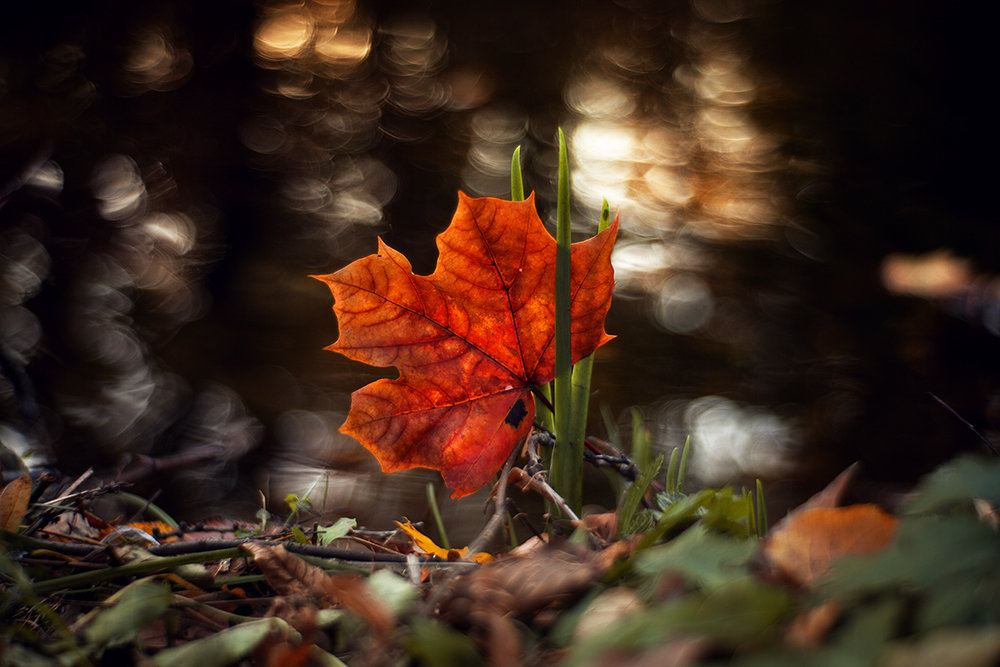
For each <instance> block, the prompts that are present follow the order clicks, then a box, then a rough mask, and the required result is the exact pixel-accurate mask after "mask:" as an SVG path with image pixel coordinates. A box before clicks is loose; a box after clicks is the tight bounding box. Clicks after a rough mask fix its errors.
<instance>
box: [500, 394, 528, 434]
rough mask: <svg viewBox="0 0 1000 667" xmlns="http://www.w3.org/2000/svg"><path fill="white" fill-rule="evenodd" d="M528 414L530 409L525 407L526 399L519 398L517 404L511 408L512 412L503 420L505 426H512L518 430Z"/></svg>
mask: <svg viewBox="0 0 1000 667" xmlns="http://www.w3.org/2000/svg"><path fill="white" fill-rule="evenodd" d="M527 414H528V409H527V408H526V407H524V399H523V398H519V399H517V402H516V403H514V405H512V406H511V407H510V412H508V413H507V417H506V418H505V419H504V420H503V421H504V423H505V424H510V425H511V426H512V427H514V428H515V429H517V427H519V426H520V425H521V422H523V421H524V418H525V417H526V416H527Z"/></svg>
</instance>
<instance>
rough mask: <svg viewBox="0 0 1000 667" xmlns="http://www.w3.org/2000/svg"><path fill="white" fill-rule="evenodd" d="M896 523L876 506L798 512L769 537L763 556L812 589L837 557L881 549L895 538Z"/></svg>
mask: <svg viewBox="0 0 1000 667" xmlns="http://www.w3.org/2000/svg"><path fill="white" fill-rule="evenodd" d="M896 522H897V519H896V517H894V516H892V515H891V514H888V513H886V512H884V511H883V510H882V509H881V508H879V507H878V506H876V505H850V506H848V507H816V508H812V509H807V510H804V511H796V512H794V513H793V514H791V515H789V516H788V517H787V518H786V519H785V520H784V521H783V522H782V524H781V525H780V526H779V527H778V529H777V530H775V531H773V532H771V533H770V534H769V535H768V537H767V540H766V541H765V542H764V545H763V548H762V550H761V555H762V557H763V558H764V561H765V564H766V565H768V566H770V567H771V568H772V569H773V570H777V571H778V572H779V573H780V574H782V575H783V576H784V577H786V578H788V579H789V580H791V581H793V582H795V583H796V584H799V585H801V586H810V585H812V583H813V582H815V581H816V579H818V578H819V577H821V576H823V575H824V574H826V573H827V572H828V571H829V569H830V566H831V564H832V563H833V561H834V560H836V559H837V558H840V557H842V556H846V555H849V554H869V553H874V552H876V551H879V550H880V549H882V548H883V547H884V546H885V545H886V544H888V543H889V540H891V539H892V536H893V534H894V532H895V529H896Z"/></svg>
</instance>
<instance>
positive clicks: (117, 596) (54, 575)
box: [0, 456, 1000, 667]
mask: <svg viewBox="0 0 1000 667" xmlns="http://www.w3.org/2000/svg"><path fill="white" fill-rule="evenodd" d="M512 462H513V460H512ZM660 465H662V459H659V460H658V461H657V462H656V463H655V464H653V465H652V466H649V467H648V469H647V470H645V471H642V472H641V473H640V474H639V475H638V477H637V479H636V480H635V482H633V483H632V485H631V487H630V488H631V490H630V491H626V492H625V493H624V495H623V500H622V502H621V504H620V505H619V507H618V508H617V509H616V511H615V512H609V513H606V514H598V515H592V516H587V517H583V518H582V519H578V520H558V521H552V522H550V523H549V525H548V530H547V531H546V532H545V533H544V534H541V535H537V536H535V537H532V538H530V539H528V540H526V541H524V542H522V543H521V544H519V545H517V546H516V547H509V548H508V549H507V550H505V551H503V552H500V551H497V552H494V553H485V552H482V551H478V549H477V545H476V544H474V545H472V546H473V549H471V550H469V549H446V548H444V547H439V546H438V545H436V544H435V543H434V542H433V541H432V540H431V539H430V538H429V537H426V536H425V535H424V534H423V532H421V531H423V530H424V529H423V528H422V527H420V526H412V525H410V524H409V523H405V524H398V528H395V529H393V530H387V531H368V530H363V529H360V528H358V527H356V526H355V525H354V522H353V521H351V520H349V519H341V520H339V521H337V522H335V523H333V524H331V525H321V524H320V523H319V522H317V521H316V520H314V519H313V518H311V517H310V516H309V513H308V503H307V502H306V501H304V500H303V499H297V498H290V499H289V507H290V512H291V513H290V516H289V517H288V519H287V520H280V519H277V518H275V517H273V516H269V515H266V514H265V515H262V517H261V521H260V523H256V524H248V523H238V522H232V521H221V520H220V521H214V522H209V523H208V524H201V525H175V524H174V523H173V522H172V521H170V520H169V517H167V516H162V515H161V513H160V512H159V510H157V508H156V507H155V505H153V504H151V503H148V502H143V501H142V499H137V498H136V497H134V496H129V494H127V493H126V492H125V490H124V489H123V488H121V487H120V486H119V485H116V484H99V483H95V482H94V481H93V480H88V479H86V478H81V479H77V480H69V481H68V483H63V484H59V483H57V482H56V481H55V480H52V479H50V478H47V477H45V476H43V477H37V476H36V477H35V478H32V476H29V475H27V474H25V475H22V476H21V477H18V478H15V479H14V480H13V481H11V482H9V483H8V484H7V485H6V486H5V487H4V489H3V491H2V495H0V545H2V548H0V664H2V665H18V666H22V667H26V666H31V665H52V664H60V665H104V664H108V665H109V664H116V665H117V664H136V665H164V666H166V665H201V666H203V667H205V666H213V665H236V664H259V665H283V666H288V665H292V666H294V665H341V664H349V665H434V666H438V665H476V664H488V665H522V664H523V665H553V664H560V665H580V666H582V665H602V666H604V665H707V664H720V663H726V664H738V665H771V666H773V665H841V664H843V665H852V666H856V665H887V666H895V665H908V666H911V667H912V666H917V667H920V666H922V665H927V666H928V667H940V665H942V664H948V665H959V666H961V667H973V666H979V665H982V666H984V667H985V666H989V665H995V664H998V661H1000V574H998V573H1000V536H998V532H997V530H998V515H997V507H998V505H1000V460H998V459H996V458H978V457H972V456H966V457H962V458H959V459H956V460H955V461H952V462H950V463H948V464H946V465H944V466H942V467H941V468H939V469H938V470H937V471H935V472H934V473H933V474H931V475H929V476H928V477H927V478H925V479H924V480H923V481H922V482H921V483H920V484H919V485H918V486H917V488H916V489H915V490H914V491H913V492H912V493H911V494H910V495H909V496H908V497H907V498H906V499H905V500H904V501H903V502H902V503H901V504H900V506H899V507H897V508H892V511H887V509H885V508H881V507H877V506H875V505H848V506H842V505H841V504H840V499H841V498H842V495H843V491H844V488H845V486H847V485H848V484H849V483H850V478H851V474H852V473H851V471H850V470H848V471H846V472H845V473H844V474H842V475H841V476H840V477H838V478H837V479H836V480H834V481H833V482H831V484H830V486H829V487H827V489H826V490H824V491H823V492H821V493H819V494H817V495H816V496H814V497H813V498H812V499H810V500H809V501H808V502H807V503H805V504H804V505H802V506H801V507H799V508H797V509H795V510H794V511H792V512H790V513H789V514H788V515H787V516H786V517H784V518H783V519H782V520H780V521H779V522H777V523H776V524H775V525H773V526H771V527H770V529H768V527H767V526H766V519H765V517H764V516H763V512H762V507H763V506H762V503H761V502H760V500H761V498H760V495H759V492H760V490H759V488H758V489H757V490H756V492H748V491H734V490H732V489H729V488H725V489H703V490H700V491H697V492H693V493H683V492H681V490H680V484H679V483H678V479H677V473H676V470H668V471H667V482H666V484H665V485H664V484H657V483H656V481H655V480H656V478H657V477H658V476H659V477H660V478H661V479H662V475H659V467H660ZM505 473H506V474H504V475H502V476H501V479H502V480H503V482H504V484H503V485H502V486H501V485H500V483H499V482H498V483H497V488H495V490H494V491H495V494H494V498H495V507H496V509H495V513H494V516H493V519H499V521H497V520H492V519H491V522H490V523H491V524H493V528H496V527H497V526H501V527H502V525H503V522H504V521H506V520H508V518H509V517H508V514H507V511H506V510H507V508H508V507H509V505H507V504H506V503H505V501H504V498H505V497H506V492H507V490H508V488H507V487H510V492H511V493H520V492H522V491H518V490H517V488H516V487H521V488H522V489H524V492H528V493H533V492H536V491H537V490H538V489H537V488H536V487H537V485H536V484H535V483H534V482H533V480H534V479H537V478H532V477H530V476H528V475H527V473H525V472H524V471H523V470H522V469H520V468H512V467H511V466H507V467H506V468H505ZM109 498H117V499H118V500H119V501H121V500H122V499H124V500H127V501H129V502H132V503H133V504H135V503H138V510H139V511H137V512H135V514H137V515H139V516H140V517H142V518H150V517H152V518H154V519H159V520H153V521H144V522H133V521H129V520H126V519H125V518H123V516H124V515H122V516H118V515H115V516H110V515H108V514H107V512H109V510H107V509H106V507H109V506H110V505H107V504H106V502H105V501H107V500H108V499H109ZM118 507H121V505H120V504H119V505H118ZM163 519H166V521H164V520H163ZM534 519H536V520H537V519H540V517H535V518H534ZM488 528H489V526H488ZM426 532H430V531H429V530H427V531H426Z"/></svg>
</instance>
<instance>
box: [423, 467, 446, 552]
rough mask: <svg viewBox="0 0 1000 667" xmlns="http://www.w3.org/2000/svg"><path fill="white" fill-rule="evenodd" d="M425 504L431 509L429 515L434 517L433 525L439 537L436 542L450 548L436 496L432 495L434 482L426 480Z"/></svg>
mask: <svg viewBox="0 0 1000 667" xmlns="http://www.w3.org/2000/svg"><path fill="white" fill-rule="evenodd" d="M427 506H428V508H429V509H430V511H431V516H433V517H434V525H435V526H437V529H438V537H439V538H440V539H441V541H440V542H438V544H440V545H441V546H442V547H444V548H445V549H451V543H450V542H448V533H447V532H446V531H445V529H444V521H443V520H442V519H441V510H439V509H438V504H437V496H435V495H434V484H433V483H431V482H427Z"/></svg>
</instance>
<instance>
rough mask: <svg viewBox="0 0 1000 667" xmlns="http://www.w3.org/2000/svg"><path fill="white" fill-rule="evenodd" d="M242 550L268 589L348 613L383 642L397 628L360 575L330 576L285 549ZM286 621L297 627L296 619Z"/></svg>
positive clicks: (251, 546) (246, 547) (249, 547)
mask: <svg viewBox="0 0 1000 667" xmlns="http://www.w3.org/2000/svg"><path fill="white" fill-rule="evenodd" d="M243 549H244V550H245V551H249V552H250V553H251V554H252V555H253V559H254V563H256V564H257V567H259V568H260V571H261V572H262V573H263V574H264V579H265V581H267V585H268V586H270V587H271V589H272V590H274V592H275V593H277V594H278V595H283V596H289V597H296V596H297V597H300V598H304V599H305V600H309V601H310V602H311V603H313V604H314V605H315V606H318V607H342V608H344V609H348V610H350V611H352V612H353V613H354V614H356V615H357V616H359V617H360V618H361V619H362V620H364V621H365V622H366V623H368V625H369V626H370V627H371V628H372V630H373V631H374V632H375V633H376V634H377V635H378V636H379V637H380V638H384V637H386V636H388V634H389V631H390V630H391V629H392V627H393V626H394V619H393V616H392V614H391V613H390V611H389V610H388V609H387V608H386V606H385V605H384V604H382V602H381V601H379V600H378V598H376V597H375V596H374V595H373V594H372V592H371V589H369V588H368V583H367V582H366V581H365V579H364V578H363V577H361V576H360V575H354V574H338V575H328V574H327V573H326V572H324V571H323V570H321V569H320V568H318V567H316V566H315V565H310V564H309V563H307V562H305V561H304V560H302V559H301V558H299V557H298V556H296V555H295V554H292V553H289V552H288V551H287V550H286V549H285V548H284V547H283V546H269V545H265V544H256V543H254V542H248V543H247V544H244V545H243ZM279 615H280V614H279ZM282 618H285V617H284V616H282ZM285 620H287V621H288V622H289V623H291V624H292V626H293V627H295V623H294V619H292V618H285Z"/></svg>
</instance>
